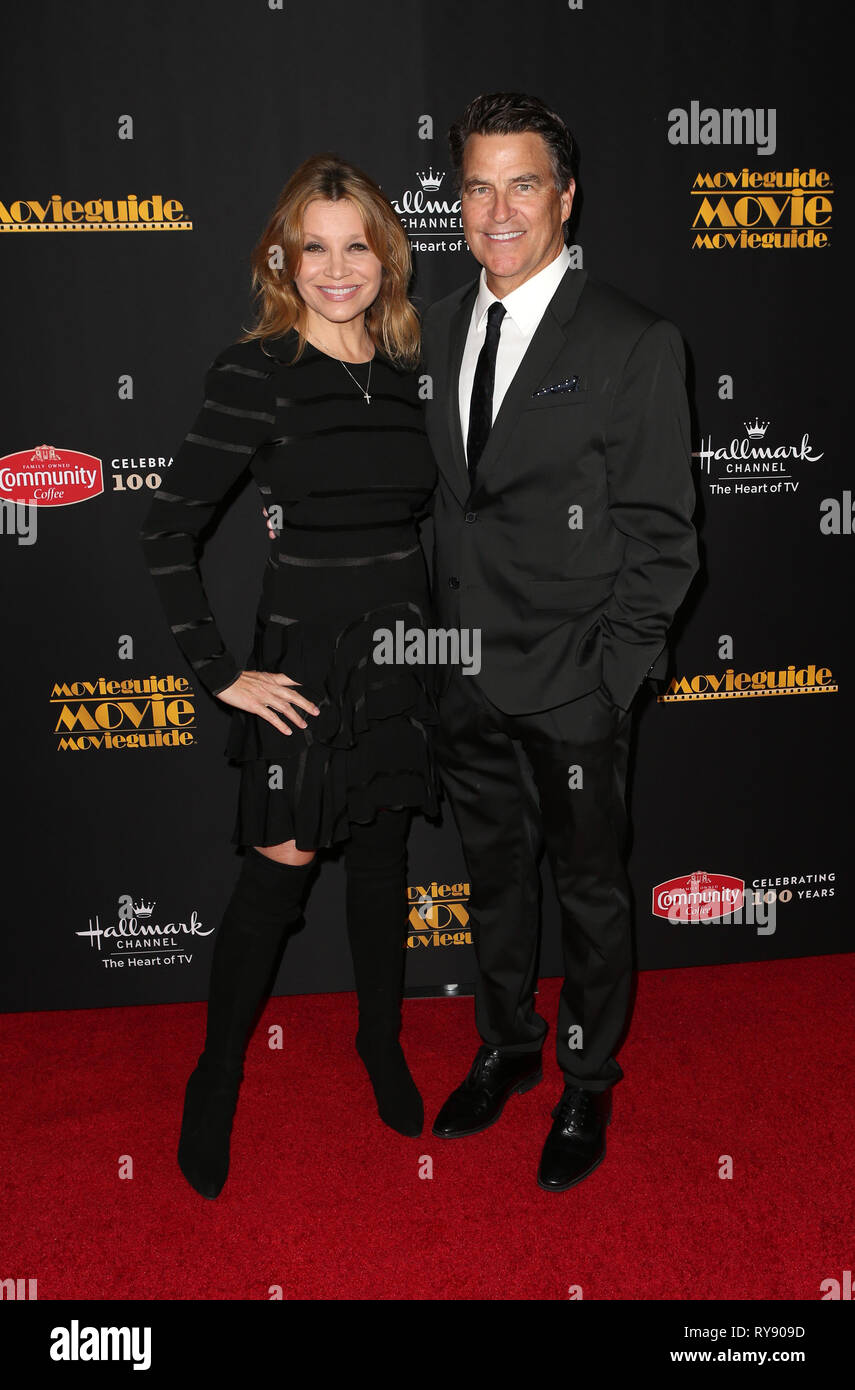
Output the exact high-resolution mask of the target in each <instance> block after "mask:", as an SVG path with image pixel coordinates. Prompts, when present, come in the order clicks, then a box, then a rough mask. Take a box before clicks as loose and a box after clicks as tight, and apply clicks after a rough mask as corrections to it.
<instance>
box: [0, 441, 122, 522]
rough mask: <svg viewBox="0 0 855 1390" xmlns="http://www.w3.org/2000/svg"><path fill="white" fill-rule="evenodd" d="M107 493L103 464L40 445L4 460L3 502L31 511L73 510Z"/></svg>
mask: <svg viewBox="0 0 855 1390" xmlns="http://www.w3.org/2000/svg"><path fill="white" fill-rule="evenodd" d="M103 491H104V475H103V471H102V469H101V460H100V459H99V458H95V457H94V455H92V454H81V453H78V452H77V450H75V449H56V448H54V446H53V445H52V444H39V445H37V447H36V448H35V449H23V450H21V452H20V453H17V454H6V455H5V457H4V458H0V498H3V499H4V500H5V501H7V502H17V503H19V504H24V505H26V506H29V507H70V506H72V505H73V503H75V502H88V501H89V499H90V497H97V496H98V495H99V493H102V492H103Z"/></svg>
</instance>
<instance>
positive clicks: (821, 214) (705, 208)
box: [692, 169, 834, 251]
mask: <svg viewBox="0 0 855 1390" xmlns="http://www.w3.org/2000/svg"><path fill="white" fill-rule="evenodd" d="M833 194H834V188H833V186H832V179H831V175H830V174H829V173H827V172H826V171H825V170H824V169H804V170H803V169H787V170H772V169H769V170H758V169H736V170H733V169H722V170H717V171H715V172H714V173H699V174H697V175H696V176H695V180H694V183H693V184H692V198H693V199H694V210H693V214H692V233H693V239H692V249H693V250H694V251H735V250H742V251H746V250H747V251H795V250H800V251H801V250H821V249H822V248H823V247H825V246H827V245H828V234H829V232H830V231H831V213H832V196H833Z"/></svg>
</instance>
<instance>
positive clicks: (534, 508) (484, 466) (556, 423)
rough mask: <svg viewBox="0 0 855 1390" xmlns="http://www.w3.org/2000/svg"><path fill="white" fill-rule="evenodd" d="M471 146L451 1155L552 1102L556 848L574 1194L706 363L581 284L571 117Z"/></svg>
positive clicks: (455, 147)
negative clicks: (545, 911) (464, 651)
mask: <svg viewBox="0 0 855 1390" xmlns="http://www.w3.org/2000/svg"><path fill="white" fill-rule="evenodd" d="M449 142H450V145H451V152H452V159H453V161H454V165H455V168H456V170H457V172H458V175H459V178H460V189H461V194H460V196H461V210H462V218H463V227H464V231H465V233H466V239H467V241H468V243H469V247H470V249H471V250H472V253H473V254H474V256H475V257H476V259H477V260H478V261H479V262H480V263H481V266H482V270H481V274H480V277H479V278H478V279H477V280H476V281H474V282H473V283H471V284H469V285H467V286H465V287H464V288H463V289H461V290H457V291H455V292H454V293H453V294H451V295H449V296H448V297H447V298H445V299H443V300H441V301H440V302H439V303H437V304H435V305H433V306H432V307H431V308H430V309H429V310H428V312H427V313H426V315H425V320H424V325H423V342H424V361H425V368H426V370H427V372H428V373H429V374H430V375H431V376H432V378H433V398H432V400H431V402H430V403H429V406H428V431H429V435H430V439H431V443H432V446H433V450H434V453H435V456H436V460H437V464H438V468H439V486H438V489H437V492H436V494H435V503H434V547H435V553H434V594H435V603H436V609H437V617H438V619H439V621H440V623H441V626H442V627H444V628H457V629H470V630H471V629H477V630H480V635H481V665H480V670H479V671H478V673H477V674H464V672H463V671H462V670H461V669H458V668H450V670H449V672H448V678H447V685H446V689H445V691H444V694H443V697H442V702H441V730H440V735H439V742H438V753H439V758H440V766H441V771H442V777H443V781H444V784H445V788H446V791H447V793H448V796H449V799H450V802H451V805H452V809H453V812H454V816H455V819H456V821H457V825H458V829H459V831H460V836H461V840H462V844H463V851H464V857H465V860H466V865H467V870H468V874H469V879H470V886H471V899H470V918H471V925H472V937H473V943H474V945H475V952H476V958H477V962H478V979H477V983H476V990H475V1007H476V1023H477V1027H478V1031H479V1033H480V1035H481V1038H482V1046H481V1047H480V1048H479V1049H478V1052H477V1055H476V1057H475V1061H474V1062H473V1064H472V1067H471V1068H470V1071H469V1073H468V1075H467V1077H466V1078H465V1080H464V1081H463V1083H462V1085H460V1086H459V1087H458V1088H457V1089H456V1090H455V1091H454V1092H453V1093H452V1094H451V1096H450V1097H449V1098H448V1100H447V1101H446V1102H445V1104H444V1105H443V1107H442V1109H441V1111H440V1113H439V1115H438V1116H437V1119H436V1122H435V1124H434V1129H433V1132H434V1134H436V1135H439V1136H442V1137H444V1138H455V1137H461V1136H463V1135H469V1134H476V1133H478V1132H480V1131H481V1130H483V1129H486V1128H487V1126H488V1125H491V1124H492V1123H493V1122H494V1121H495V1120H497V1119H498V1117H499V1115H500V1114H501V1111H502V1109H503V1107H504V1105H505V1102H506V1101H507V1099H508V1098H509V1096H511V1095H513V1094H514V1093H521V1092H523V1091H527V1090H529V1089H530V1088H531V1087H532V1086H535V1085H536V1084H537V1083H538V1082H539V1081H540V1080H541V1077H542V1067H541V1051H542V1047H543V1041H544V1037H545V1034H546V1031H547V1025H546V1022H545V1021H544V1019H543V1018H542V1017H541V1016H540V1015H539V1014H538V1013H537V1012H536V1009H535V1002H534V991H535V987H536V983H537V979H536V962H537V951H538V934H539V921H538V918H539V912H538V902H539V896H538V890H539V874H538V868H537V863H538V859H539V856H540V854H541V852H542V849H543V847H544V846H545V849H546V853H547V855H548V858H549V862H550V865H551V868H552V872H553V877H554V880H555V885H556V889H557V893H558V898H559V902H560V907H561V924H562V946H563V957H564V967H565V979H564V984H563V988H562V990H561V1000H560V1005H559V1012H558V1030H557V1055H558V1064H559V1067H560V1068H561V1071H562V1072H563V1075H564V1081H565V1088H564V1093H563V1095H562V1098H561V1100H560V1102H559V1104H558V1105H557V1106H556V1108H555V1110H554V1111H553V1112H552V1114H553V1121H554V1123H553V1125H552V1128H551V1130H550V1132H549V1134H548V1136H547V1138H546V1143H545V1146H544V1149H543V1154H542V1157H541V1161H540V1166H539V1169H538V1175H537V1179H538V1182H539V1184H540V1186H541V1187H543V1188H546V1189H547V1190H553V1191H563V1190H565V1189H566V1188H568V1187H571V1186H573V1185H574V1184H575V1183H577V1182H579V1181H580V1180H581V1179H582V1178H584V1177H585V1176H587V1174H588V1173H590V1172H592V1171H593V1169H594V1168H595V1167H596V1166H597V1165H598V1163H600V1162H601V1160H602V1158H603V1156H604V1154H605V1125H606V1123H607V1122H608V1120H609V1118H610V1109H611V1107H610V1100H609V1092H610V1088H611V1086H612V1085H613V1084H614V1082H616V1081H618V1080H620V1078H621V1076H622V1075H623V1073H622V1071H621V1068H620V1067H619V1066H618V1063H617V1061H616V1060H615V1055H614V1054H615V1052H616V1051H617V1048H618V1042H619V1038H620V1035H621V1032H622V1030H623V1028H624V1025H625V1021H626V1014H627V1007H628V1001H629V991H630V979H631V970H632V949H631V933H630V889H629V883H628V879H627V874H626V868H625V861H624V839H625V831H626V812H625V805H624V785H625V772H626V758H627V748H628V743H629V734H630V722H631V712H632V707H633V704H634V701H635V698H636V695H637V693H638V691H639V688H640V686H641V685H642V683H643V681H644V680H645V678H646V677H651V678H654V679H655V678H656V677H657V676H661V675H662V674H663V673H664V669H665V663H666V638H667V633H668V629H669V627H670V625H671V622H672V619H673V617H674V614H675V612H676V610H677V608H678V607H679V605H680V603H681V601H682V599H683V597H684V595H685V593H686V591H687V589H688V587H689V584H690V582H691V580H692V577H693V575H694V573H695V571H696V569H697V564H698V561H697V546H696V536H695V530H694V527H693V525H692V519H691V518H692V512H693V509H694V489H693V485H692V479H691V472H690V462H691V452H690V451H691V445H690V442H689V415H688V405H687V400H686V392H685V385H684V353H683V344H682V340H681V338H680V335H679V333H678V332H677V330H676V328H675V327H674V326H673V325H672V324H671V323H669V322H667V321H666V320H665V319H662V318H660V317H658V316H657V315H656V314H654V313H652V312H651V311H650V310H648V309H645V308H643V307H642V306H641V305H639V304H637V303H635V302H634V301H633V300H631V299H629V298H627V297H626V296H624V295H623V294H621V293H619V292H618V291H617V290H615V289H612V288H611V287H609V286H608V285H605V284H602V283H599V282H598V281H596V280H595V279H594V278H593V277H592V276H590V275H588V274H587V273H586V272H585V271H584V270H579V269H573V268H572V267H571V261H570V254H569V251H568V249H567V245H566V231H565V229H566V228H567V224H568V219H569V217H570V213H571V209H572V206H573V197H574V193H575V189H576V182H575V147H574V143H573V139H572V136H571V134H570V132H569V131H568V129H567V127H566V126H565V124H564V122H563V121H562V120H561V119H560V118H559V117H558V116H557V115H555V114H554V113H553V112H551V111H550V110H549V109H548V108H547V107H545V106H544V105H543V103H541V102H539V101H537V100H536V99H534V98H531V97H526V96H522V95H520V94H516V93H499V94H496V95H492V96H482V97H478V98H477V99H476V100H475V101H473V102H472V103H470V105H469V107H468V108H467V109H466V111H465V112H464V114H463V116H462V117H461V119H460V121H459V122H458V123H456V124H455V125H454V126H453V127H452V129H451V132H450V136H449Z"/></svg>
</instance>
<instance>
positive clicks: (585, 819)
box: [436, 667, 633, 1091]
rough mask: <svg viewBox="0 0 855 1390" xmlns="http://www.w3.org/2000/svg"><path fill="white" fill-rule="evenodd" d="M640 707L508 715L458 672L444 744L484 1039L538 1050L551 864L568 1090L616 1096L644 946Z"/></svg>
mask: <svg viewBox="0 0 855 1390" xmlns="http://www.w3.org/2000/svg"><path fill="white" fill-rule="evenodd" d="M631 719H632V712H631V711H624V710H621V709H619V708H618V707H616V706H614V705H612V704H611V703H610V702H609V701H608V699H607V697H606V696H605V695H604V694H603V693H602V692H601V691H595V692H593V693H591V694H588V695H583V696H581V697H580V698H578V699H576V700H572V701H570V702H569V703H567V704H563V705H559V706H557V707H555V708H553V709H550V710H547V711H543V712H540V713H535V714H523V715H511V714H505V713H503V712H502V711H501V710H499V709H497V708H496V706H495V705H493V704H492V703H491V702H490V701H489V700H488V699H487V697H486V696H485V695H484V693H483V692H482V691H481V689H480V687H479V686H478V678H477V676H471V675H463V674H462V673H461V672H460V670H459V668H457V667H455V668H453V670H452V671H451V674H450V676H449V678H448V684H447V686H446V689H445V692H444V694H443V696H442V699H441V703H440V727H439V732H438V734H437V741H436V752H437V758H438V762H439V768H440V773H441V777H442V781H443V784H444V787H445V790H446V793H447V795H448V798H449V800H450V802H451V807H452V811H453V813H454V817H455V820H456V822H457V827H458V830H459V832H460V838H461V841H462V846H463V854H464V860H465V863H466V867H467V872H468V876H469V884H470V903H469V911H470V925H471V930H472V941H473V945H474V949H475V955H476V959H477V962H478V979H477V981H476V986H475V1018H476V1024H477V1028H478V1032H479V1033H480V1035H481V1038H482V1039H483V1041H484V1042H485V1043H488V1044H490V1045H491V1046H492V1047H496V1048H499V1049H500V1050H502V1051H507V1052H534V1051H538V1050H539V1049H540V1048H541V1047H542V1046H543V1042H544V1038H545V1036H546V1032H547V1024H546V1021H545V1020H544V1019H543V1018H542V1017H541V1016H540V1015H539V1014H538V1013H537V1011H536V1008H535V988H536V985H537V961H538V943H539V929H540V922H539V918H540V912H539V904H540V875H539V872H538V861H539V859H540V857H541V855H542V853H543V851H544V849H545V851H546V855H547V858H548V861H549V864H550V867H551V870H552V875H553V880H554V883H555V887H556V891H557V896H558V901H559V904H560V909H561V941H562V951H563V963H564V984H563V986H562V989H561V997H560V1003H559V1009H558V1030H557V1039H556V1051H557V1057H558V1065H559V1067H560V1069H561V1071H562V1072H563V1074H564V1078H565V1081H566V1083H567V1084H568V1085H572V1086H583V1087H585V1088H586V1089H587V1090H590V1091H603V1090H605V1089H606V1088H607V1087H609V1086H611V1085H612V1084H613V1083H614V1082H615V1081H619V1080H620V1079H621V1077H622V1076H623V1072H622V1070H621V1068H620V1067H619V1065H618V1063H617V1061H616V1060H615V1053H616V1052H617V1050H618V1046H619V1041H620V1039H621V1035H622V1032H623V1029H624V1025H625V1022H626V1015H627V1009H628V1005H629V998H630V987H631V976H632V969H633V953H632V939H631V915H630V902H631V899H630V885H629V880H628V877H627V872H626V866H625V860H624V842H625V838H626V829H627V816H626V807H625V784H626V765H627V753H628V747H629V738H630V725H631Z"/></svg>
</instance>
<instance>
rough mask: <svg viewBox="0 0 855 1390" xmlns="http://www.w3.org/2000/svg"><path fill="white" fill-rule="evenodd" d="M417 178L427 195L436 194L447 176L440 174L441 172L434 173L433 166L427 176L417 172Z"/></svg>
mask: <svg viewBox="0 0 855 1390" xmlns="http://www.w3.org/2000/svg"><path fill="white" fill-rule="evenodd" d="M416 178H417V179H418V181H419V183H420V184H421V186H422V188H423V189H424V190H425V191H426V192H427V193H435V192H436V190H437V189H438V188H439V185H440V184H441V183H442V181H443V179H444V178H445V174H440V173H439V171H437V173H434V171H433V165H431V166H430V169H429V170H428V172H427V173H426V174H420V173H419V172H418V170H416Z"/></svg>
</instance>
